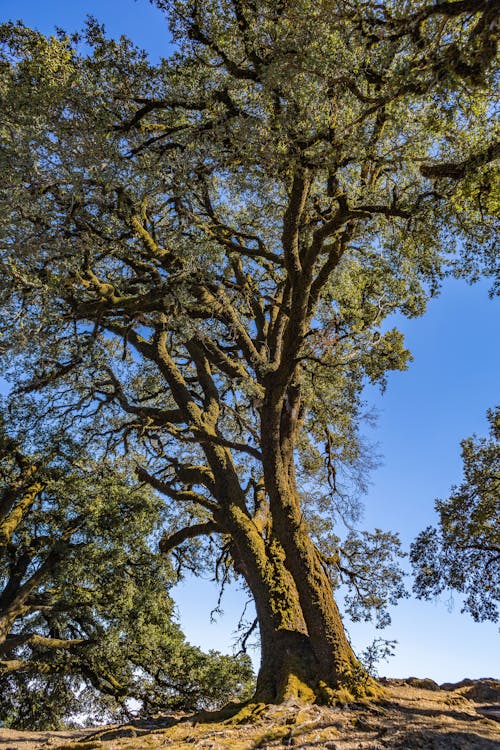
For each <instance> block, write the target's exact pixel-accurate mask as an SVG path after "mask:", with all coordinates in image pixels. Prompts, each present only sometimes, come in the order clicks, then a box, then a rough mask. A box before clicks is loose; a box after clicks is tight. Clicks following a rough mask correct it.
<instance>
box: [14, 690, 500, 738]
mask: <svg viewBox="0 0 500 750" xmlns="http://www.w3.org/2000/svg"><path fill="white" fill-rule="evenodd" d="M383 684H384V685H385V687H386V691H387V695H386V698H385V699H384V700H383V701H382V702H379V703H376V704H371V705H360V704H351V705H349V706H345V707H343V708H329V707H323V706H311V705H303V704H299V703H297V702H295V701H291V702H289V703H287V704H285V705H282V706H258V707H255V709H254V711H253V714H252V715H251V720H250V721H249V720H248V718H247V719H246V720H245V721H244V722H242V723H236V721H237V719H238V717H235V718H233V719H232V720H228V721H225V722H210V723H207V722H206V721H205V720H204V719H203V720H202V718H201V717H200V716H194V715H185V716H179V715H176V716H168V715H165V716H158V717H155V718H151V719H148V720H145V721H137V722H133V723H132V724H130V725H122V726H119V727H118V726H113V727H96V728H94V729H79V730H71V731H69V730H68V731H66V732H15V731H12V730H7V729H0V750H56V749H57V750H156V748H167V749H168V748H170V750H257V749H258V748H274V749H276V750H284V749H285V748H296V749H297V750H299V749H301V750H500V682H498V681H495V680H479V681H470V680H465V681H463V682H462V683H459V684H458V685H453V686H452V685H449V686H445V688H446V689H443V688H439V686H438V685H436V684H435V683H433V682H432V681H431V680H417V679H415V678H410V679H409V680H385V681H383ZM239 721H241V716H240V717H239Z"/></svg>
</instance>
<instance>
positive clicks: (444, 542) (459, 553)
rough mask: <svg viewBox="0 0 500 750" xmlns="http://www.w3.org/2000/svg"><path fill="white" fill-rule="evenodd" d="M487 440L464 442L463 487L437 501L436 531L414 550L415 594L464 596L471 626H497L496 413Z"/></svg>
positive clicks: (499, 487) (499, 479) (499, 466)
mask: <svg viewBox="0 0 500 750" xmlns="http://www.w3.org/2000/svg"><path fill="white" fill-rule="evenodd" d="M488 420H489V423H490V435H489V437H487V438H478V437H477V436H473V437H470V438H467V439H466V440H463V441H462V461H463V473H464V481H463V482H462V484H460V485H459V486H458V487H453V488H452V493H451V495H450V497H449V498H447V499H446V500H436V511H437V513H438V517H439V521H438V526H437V527H433V526H428V527H427V528H426V529H424V531H422V532H421V533H420V534H419V535H418V537H417V539H416V540H415V542H414V543H413V545H412V549H411V553H410V558H411V561H412V563H413V567H414V570H415V574H416V578H415V586H414V590H415V592H416V594H417V595H418V596H419V597H421V598H426V599H429V598H431V597H433V596H437V595H439V594H440V593H442V592H443V591H444V590H445V589H452V590H455V591H458V592H460V593H461V594H462V595H463V596H464V604H463V611H465V612H469V613H470V614H471V615H472V617H473V618H474V620H476V621H478V622H481V621H482V620H493V621H495V622H496V621H497V620H498V602H499V600H500V442H499V441H500V408H499V407H497V408H496V409H495V410H492V411H489V412H488Z"/></svg>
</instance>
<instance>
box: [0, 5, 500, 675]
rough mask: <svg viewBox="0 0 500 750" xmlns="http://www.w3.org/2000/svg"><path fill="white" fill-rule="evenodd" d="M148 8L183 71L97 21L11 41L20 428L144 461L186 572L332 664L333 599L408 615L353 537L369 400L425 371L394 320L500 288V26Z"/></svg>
mask: <svg viewBox="0 0 500 750" xmlns="http://www.w3.org/2000/svg"><path fill="white" fill-rule="evenodd" d="M157 5H158V6H159V7H161V8H163V9H164V10H165V13H166V16H167V20H168V22H169V24H170V27H171V29H172V32H173V34H174V38H175V40H176V42H177V45H178V47H177V51H176V52H175V53H174V54H173V55H172V56H171V57H170V58H169V59H167V60H162V61H160V63H159V64H157V65H152V64H150V63H149V62H148V60H147V57H146V55H145V54H144V53H143V52H141V51H140V50H138V49H136V48H134V46H133V45H132V44H131V43H130V42H129V41H128V40H126V39H120V40H119V41H113V40H109V39H107V38H106V36H105V34H104V31H103V29H102V28H101V27H99V25H98V24H97V23H96V22H95V21H91V22H90V23H89V24H88V26H87V28H86V30H85V31H84V32H83V34H82V36H81V37H80V36H74V37H72V38H67V37H65V36H64V35H60V37H59V38H57V39H50V40H48V39H46V38H44V37H43V36H42V35H40V34H38V33H37V32H35V31H32V30H30V29H27V28H26V27H24V26H22V25H20V26H16V25H12V24H11V25H6V26H2V27H1V30H0V41H1V43H2V48H1V51H0V95H1V97H2V103H3V105H4V107H3V110H4V117H3V121H2V124H1V125H0V158H1V159H2V163H1V165H0V166H1V168H2V186H1V188H0V204H1V214H0V217H1V218H0V272H1V273H2V276H3V279H4V280H5V282H4V283H3V285H2V288H1V290H0V307H1V310H2V313H3V317H2V318H1V320H0V351H1V352H2V353H3V359H4V362H5V372H6V375H7V376H8V377H9V378H10V380H11V381H12V384H13V388H14V391H13V392H14V393H15V394H16V398H17V405H16V409H15V410H13V411H14V412H15V418H16V419H17V422H18V424H19V428H20V429H21V430H24V431H25V433H26V436H27V439H28V440H31V442H32V444H33V445H34V446H35V447H37V448H38V449H40V448H41V444H43V442H44V440H43V436H44V434H45V432H46V430H47V425H50V430H51V431H53V432H54V433H55V434H56V435H58V436H62V435H68V434H69V435H71V436H72V437H73V438H74V439H75V440H79V441H83V440H84V439H85V440H86V441H87V440H88V441H91V442H92V450H93V455H94V456H95V458H96V459H97V458H99V457H101V456H111V455H113V454H116V455H118V456H121V455H122V454H124V453H125V454H128V455H133V456H134V458H135V460H136V462H137V465H138V473H139V475H140V478H141V480H143V481H144V482H145V483H146V484H149V485H150V486H152V487H154V488H155V489H156V490H158V491H160V492H161V493H162V495H163V496H164V498H165V501H164V503H165V505H164V507H163V509H162V514H163V518H164V520H165V523H166V524H167V526H168V531H167V533H166V534H165V536H164V538H163V548H164V549H174V550H175V552H174V554H175V555H176V559H177V562H178V566H179V571H180V572H182V569H184V568H186V567H187V568H191V569H192V570H193V569H194V570H197V571H198V572H200V571H202V570H205V569H207V568H208V567H213V566H214V565H215V569H216V571H219V572H220V571H221V570H222V571H223V573H222V579H223V580H226V579H227V576H228V575H232V574H234V575H240V576H243V578H244V580H245V584H246V585H247V586H248V587H249V588H250V590H251V591H252V593H253V595H254V596H256V597H257V596H259V597H260V601H259V606H258V612H259V617H260V618H265V617H267V621H266V628H265V631H266V632H267V633H268V634H269V633H273V632H274V630H275V629H276V628H281V627H283V621H282V620H281V619H280V615H279V612H278V610H279V607H277V606H276V601H275V599H276V597H277V596H278V595H279V593H280V592H281V591H282V590H283V588H284V586H285V585H286V587H287V591H288V592H289V598H290V607H288V609H289V610H290V612H287V617H288V618H289V620H290V621H292V620H293V621H294V626H293V627H296V628H297V631H298V632H297V635H300V636H304V633H305V632H306V631H307V632H308V633H310V634H312V633H316V635H315V636H314V637H317V638H323V639H324V642H323V643H317V644H310V645H311V648H312V651H313V652H315V653H316V654H323V655H324V654H325V653H326V652H327V651H328V650H329V649H330V651H331V643H334V642H340V641H339V638H342V634H341V633H339V632H338V630H337V632H335V633H334V632H333V631H334V630H335V628H337V629H338V624H336V623H337V620H336V619H335V617H334V608H333V606H331V597H330V593H331V582H332V580H333V582H334V583H338V582H340V581H341V580H344V581H345V582H347V583H349V585H351V586H352V587H353V589H352V591H353V594H352V596H351V598H350V600H349V607H350V611H351V613H352V615H353V616H354V617H355V618H359V617H366V616H369V614H368V613H369V611H370V609H372V610H375V612H376V614H377V615H378V620H377V621H378V623H379V624H383V623H384V621H385V619H384V618H385V615H384V611H385V609H384V607H385V604H386V603H387V602H394V601H395V600H396V599H397V598H398V597H399V596H401V595H403V588H402V586H401V582H400V571H399V568H398V566H397V564H396V562H394V561H393V560H392V559H390V558H391V557H392V556H393V555H396V556H397V553H398V544H399V542H398V539H397V537H396V536H395V535H394V534H390V533H385V532H381V531H378V530H377V531H375V532H374V533H372V534H370V533H365V534H359V533H353V534H351V535H348V537H347V539H345V540H342V539H341V536H342V535H343V530H342V519H344V520H347V521H348V524H349V523H350V522H351V521H352V520H353V517H354V516H355V515H356V507H357V504H356V502H355V501H353V500H352V494H353V492H352V490H353V485H354V484H357V486H358V488H363V486H366V481H365V480H364V477H363V473H364V471H363V470H364V469H365V468H367V467H369V466H370V465H373V463H374V460H373V457H370V456H369V457H368V458H367V450H366V447H365V446H364V445H363V439H362V436H361V422H362V418H363V414H364V411H365V407H364V403H363V387H364V385H365V384H366V383H367V382H372V383H377V384H379V385H380V386H381V387H382V388H383V387H384V386H385V384H386V378H387V373H388V372H390V371H391V370H404V369H405V368H406V367H407V365H408V362H409V361H410V353H409V352H408V351H407V349H406V348H405V345H404V341H403V339H402V336H401V334H400V333H399V332H398V331H397V330H388V329H390V324H389V319H390V316H392V315H393V314H394V313H402V314H404V315H406V316H410V317H413V316H417V315H421V314H422V313H423V312H424V310H425V307H426V303H427V301H428V299H429V298H430V297H431V296H432V295H434V294H436V293H437V291H438V289H439V285H440V283H441V280H442V279H443V277H444V276H445V275H446V274H452V273H455V274H460V275H462V276H464V277H466V278H469V279H474V278H476V277H477V275H478V274H479V273H485V274H493V273H494V270H495V263H496V254H495V251H494V237H495V229H496V226H497V225H496V224H495V217H494V215H493V213H494V211H493V209H494V200H493V193H494V190H493V186H494V175H493V169H494V161H495V158H496V156H498V143H497V132H496V128H495V125H494V123H493V120H492V118H488V117H487V116H486V114H487V113H489V111H490V109H489V108H490V107H491V101H492V95H493V91H494V86H495V72H494V66H493V61H494V56H495V50H496V32H495V29H496V28H497V26H496V15H495V14H496V11H495V9H494V8H493V4H491V3H480V4H477V7H473V6H474V4H471V3H467V2H466V3H444V4H440V3H438V4H435V3H431V4H427V3H426V2H424V0H408V2H405V3H404V4H401V3H399V2H393V0H387V1H386V2H383V3H378V2H375V0H373V1H372V0H368V2H364V1H363V2H361V0H359V1H358V0H354V2H349V3H346V2H343V1H342V2H340V1H339V2H331V1H330V0H328V2H327V1H326V0H324V1H323V0H320V2H314V3H313V2H311V0H298V1H297V2H293V3H283V2H277V0H261V1H260V2H258V3H254V2H250V1H249V0H213V1H212V0H209V1H208V2H205V3H203V4H201V3H198V2H197V1H196V0H172V1H168V2H167V1H165V2H164V1H163V0H158V2H157ZM82 42H85V43H86V44H87V47H86V48H83V49H82ZM89 50H90V51H89ZM298 469H300V471H298ZM346 477H347V479H346ZM353 477H354V479H352V478H353ZM94 514H97V516H96V518H97V519H100V518H101V516H100V515H99V512H98V510H96V511H95V512H93V514H91V515H90V518H89V523H90V522H94V521H92V519H93V518H94ZM95 523H96V524H97V526H95V528H94V529H93V533H94V532H95V531H96V529H98V528H100V526H99V524H100V523H101V521H100V520H96V521H95ZM143 530H144V529H143ZM99 533H101V532H99ZM104 539H105V536H103V544H104ZM105 543H106V544H108V541H106V542H105ZM109 544H111V542H109ZM120 544H121V545H122V547H123V546H124V545H125V546H126V544H127V541H126V538H122V539H120ZM111 546H112V545H111ZM92 550H93V551H92ZM88 554H89V555H93V556H95V563H96V565H97V569H98V570H100V571H102V572H101V573H99V575H100V578H102V585H103V586H104V585H105V586H109V587H110V588H109V593H110V596H112V597H114V596H115V593H116V592H118V594H119V596H121V595H122V594H121V592H122V586H123V583H124V580H123V578H120V577H119V578H118V579H117V580H116V581H115V584H116V585H115V588H113V585H114V584H113V581H112V580H111V579H110V580H108V577H109V576H108V573H107V571H106V566H105V561H104V560H103V559H102V558H101V557H99V550H98V549H94V548H93V547H92V545H91V544H90V546H89V548H88ZM116 554H117V555H118V562H120V557H119V555H120V553H119V551H117V553H116ZM364 558H366V559H364ZM91 559H92V562H94V558H93V557H92V558H91ZM327 559H331V560H332V561H333V562H332V563H325V560H327ZM382 561H383V562H384V564H383V565H382V564H381V563H382ZM231 565H233V568H232V571H233V572H232V573H231ZM327 565H330V568H331V576H330V578H329V577H328V575H327ZM374 566H376V570H377V574H376V575H372V571H373V569H374ZM117 569H118V570H120V567H119V565H118V568H117ZM74 572H75V574H78V575H80V574H81V573H83V568H82V567H80V568H79V569H76V568H75V571H74ZM107 576H108V577H107ZM317 587H319V589H321V591H319V590H318V588H317ZM127 591H128V593H127ZM299 591H300V597H299ZM123 596H124V597H128V598H127V601H128V602H129V604H128V605H127V606H130V602H131V601H133V598H134V594H133V592H132V591H130V590H129V589H128V588H127V586H124V588H123ZM299 600H300V602H302V604H300V605H299ZM113 601H114V599H113ZM308 605H310V606H308ZM113 606H115V605H114V604H113ZM117 606H118V607H119V608H120V605H117ZM294 607H295V610H294ZM118 614H119V616H120V617H122V615H123V614H124V611H120V612H119V613H118ZM118 614H117V616H118ZM260 624H262V623H260ZM261 632H264V629H261ZM319 633H321V634H322V635H321V636H320V635H318V634H319ZM310 637H311V638H312V637H313V636H312V635H311V636H310ZM113 638H115V640H114V641H113ZM116 638H117V636H116V634H115V631H114V630H113V628H111V629H110V635H109V637H108V640H107V641H105V642H104V645H103V652H104V653H105V657H106V659H111V660H112V659H113V658H114V655H115V654H116V652H117V651H118V650H119V649H117V642H118V641H117V640H116ZM301 640H302V639H301V638H298V639H297V642H299V641H301ZM271 650H272V648H271ZM344 652H345V654H347V652H348V646H347V642H346V641H345V648H344ZM345 654H344V656H345ZM342 658H343V657H342ZM327 661H328V659H327ZM334 661H335V659H334V658H333V657H331V658H329V666H328V668H327V667H325V670H326V672H327V673H326V674H325V675H324V676H325V680H326V682H328V680H329V679H330V676H331V673H332V670H333V668H334ZM344 666H346V665H344ZM335 670H337V672H338V674H343V673H344V672H345V669H344V670H343V671H342V670H340V671H339V670H338V664H337V665H336V666H335Z"/></svg>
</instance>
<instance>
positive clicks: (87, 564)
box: [0, 430, 251, 729]
mask: <svg viewBox="0 0 500 750" xmlns="http://www.w3.org/2000/svg"><path fill="white" fill-rule="evenodd" d="M0 456H1V468H0V716H1V717H2V721H4V722H7V725H9V726H15V727H18V728H30V729H35V728H47V727H49V728H57V727H58V726H59V724H60V722H61V721H62V720H63V719H67V718H68V717H69V716H71V715H72V714H73V715H75V714H86V715H87V718H91V719H92V718H93V719H94V720H95V719H96V718H104V717H106V718H108V719H109V718H116V717H119V716H120V715H127V712H128V711H129V710H130V704H129V701H130V699H131V698H134V699H135V705H134V710H135V711H143V712H148V711H151V710H152V709H155V708H157V706H158V703H161V705H162V706H163V707H165V706H170V707H176V708H190V709H194V708H202V707H213V706H214V705H218V704H220V703H221V702H224V701H225V700H228V699H229V698H230V697H234V696H240V697H241V696H242V695H244V694H245V689H248V687H249V686H250V682H251V669H250V666H249V663H248V661H247V660H245V659H244V658H239V659H236V658H232V657H223V656H221V655H219V654H216V653H211V654H203V653H202V652H201V651H200V650H199V649H197V648H194V647H191V646H189V645H188V644H186V643H185V642H184V638H183V635H182V633H181V632H180V630H179V627H178V625H177V624H175V622H174V621H173V619H172V618H173V612H172V607H173V605H172V600H171V599H170V597H169V596H168V594H167V587H169V586H170V585H171V584H172V581H173V575H172V571H171V569H170V566H169V565H168V563H167V561H166V560H164V559H163V560H162V559H161V558H159V557H158V555H157V554H156V553H155V552H154V551H153V550H152V549H151V543H152V537H154V535H155V533H156V534H157V533H158V528H159V525H160V522H161V502H160V500H159V498H158V496H155V494H154V492H152V491H148V490H147V489H145V488H142V489H139V488H138V487H137V482H132V481H131V479H130V475H129V474H127V472H126V467H125V466H123V467H122V468H119V467H118V466H117V465H116V464H115V466H114V467H113V469H111V468H110V466H108V465H106V464H105V463H102V462H101V463H96V462H95V461H92V460H91V458H90V457H89V456H88V455H86V454H85V452H83V451H81V450H80V451H77V450H76V448H75V446H72V447H71V448H70V449H68V445H66V446H63V445H61V444H58V445H54V446H53V450H52V451H51V452H50V453H49V452H46V453H45V454H44V455H40V456H27V455H26V454H25V453H23V452H22V451H21V448H20V445H19V444H18V443H17V442H16V441H15V440H13V439H12V438H11V437H9V436H8V434H7V433H6V432H5V431H4V430H3V431H2V433H1V435H0Z"/></svg>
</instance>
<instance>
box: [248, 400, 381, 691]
mask: <svg viewBox="0 0 500 750" xmlns="http://www.w3.org/2000/svg"><path fill="white" fill-rule="evenodd" d="M293 419H294V418H293V416H292V418H291V417H290V403H287V401H286V399H285V398H284V399H281V401H279V402H277V401H273V400H272V394H271V398H270V399H269V401H268V402H267V403H265V404H264V407H263V410H262V425H261V434H262V444H261V449H262V454H263V467H264V479H265V486H266V492H267V495H268V497H269V502H270V513H271V517H272V523H273V530H274V533H275V534H276V537H277V539H278V540H279V543H280V545H281V547H282V548H283V550H284V552H285V565H286V568H287V570H288V572H289V574H290V575H291V577H292V579H293V581H294V583H295V586H296V589H297V594H298V600H299V604H300V609H301V612H302V615H303V617H304V621H305V624H306V628H307V635H308V639H309V651H310V653H311V657H312V660H313V662H314V669H315V670H316V683H315V687H314V690H315V695H316V699H318V700H327V701H329V700H335V698H336V696H338V694H339V691H342V693H343V695H345V696H347V694H351V695H352V694H354V695H357V694H361V693H363V692H366V690H365V687H364V686H366V680H361V679H360V678H361V676H362V674H363V670H362V667H361V665H360V663H359V661H358V660H357V659H356V656H355V654H354V652H353V650H352V647H351V645H350V643H349V641H348V639H347V636H346V633H345V629H344V626H343V624H342V620H341V618H340V613H339V610H338V607H337V605H336V603H335V600H334V597H333V590H332V584H331V581H330V578H329V576H328V573H327V571H326V569H325V567H324V565H323V562H322V560H321V558H320V555H319V553H318V551H317V549H316V547H315V545H314V543H313V541H312V539H311V537H310V534H309V530H308V527H307V523H306V521H305V519H304V516H303V513H302V510H301V506H300V497H299V494H298V491H297V487H296V482H295V473H294V459H293V451H294V439H293V437H294V424H293V423H292V422H293ZM296 419H297V418H296V417H295V421H296ZM311 657H310V656H309V655H308V656H307V657H305V662H307V664H308V665H309V663H310V660H311ZM304 668H305V669H306V670H308V669H309V666H306V664H305V663H304ZM363 684H364V686H363Z"/></svg>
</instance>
